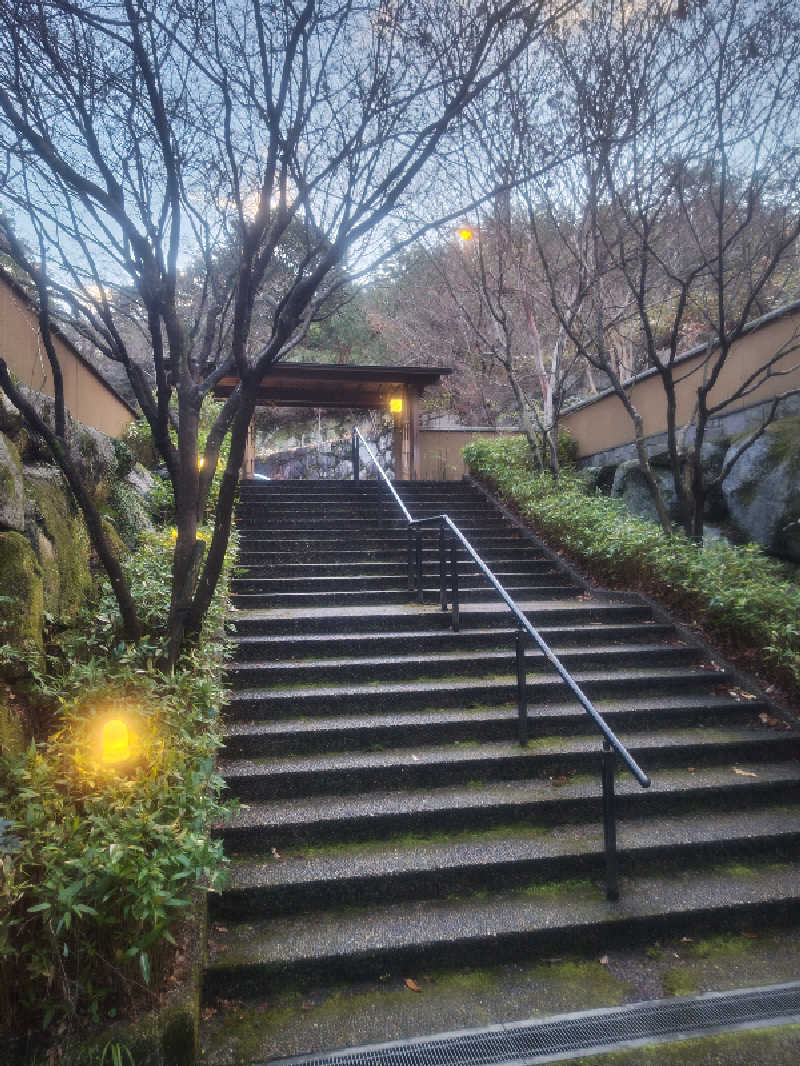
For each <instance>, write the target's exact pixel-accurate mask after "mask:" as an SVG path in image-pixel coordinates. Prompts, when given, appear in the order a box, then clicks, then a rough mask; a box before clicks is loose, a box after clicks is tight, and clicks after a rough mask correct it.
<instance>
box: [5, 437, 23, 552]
mask: <svg viewBox="0 0 800 1066" xmlns="http://www.w3.org/2000/svg"><path fill="white" fill-rule="evenodd" d="M24 523H25V512H24V507H23V497H22V461H21V459H20V457H19V452H18V451H17V449H16V448H15V447H14V445H13V444H12V443H11V441H10V440H9V439H8V437H6V436H5V434H3V433H0V529H15V530H16V531H17V532H18V533H21V532H22V530H23V529H24Z"/></svg>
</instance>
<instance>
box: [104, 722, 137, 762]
mask: <svg viewBox="0 0 800 1066" xmlns="http://www.w3.org/2000/svg"><path fill="white" fill-rule="evenodd" d="M102 749H103V762H108V763H116V762H124V761H125V759H128V758H130V754H131V745H130V736H129V734H128V727H127V725H125V723H124V722H123V721H122V719H121V718H112V719H110V720H109V721H108V722H106V723H105V725H104V726H103V737H102Z"/></svg>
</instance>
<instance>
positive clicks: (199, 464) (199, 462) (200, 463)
mask: <svg viewBox="0 0 800 1066" xmlns="http://www.w3.org/2000/svg"><path fill="white" fill-rule="evenodd" d="M205 465H206V461H205V459H204V458H203V456H202V455H201V456H199V458H198V460H197V469H198V470H202V469H203V467H204V466H205Z"/></svg>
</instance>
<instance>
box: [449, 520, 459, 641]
mask: <svg viewBox="0 0 800 1066" xmlns="http://www.w3.org/2000/svg"><path fill="white" fill-rule="evenodd" d="M450 604H451V616H450V617H451V622H452V626H453V632H454V633H457V632H458V631H459V629H460V628H461V610H460V606H459V602H458V541H457V540H456V538H455V536H453V537H451V538H450Z"/></svg>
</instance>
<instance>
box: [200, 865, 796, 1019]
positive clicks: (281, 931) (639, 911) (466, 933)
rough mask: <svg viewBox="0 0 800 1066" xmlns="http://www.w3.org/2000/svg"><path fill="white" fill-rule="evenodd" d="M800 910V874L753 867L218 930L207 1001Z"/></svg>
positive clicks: (767, 918)
mask: <svg viewBox="0 0 800 1066" xmlns="http://www.w3.org/2000/svg"><path fill="white" fill-rule="evenodd" d="M798 911H800V865H799V864H797V863H792V862H786V863H780V864H776V863H770V862H766V863H760V862H755V863H753V865H752V867H747V868H741V867H735V866H734V867H729V868H726V867H721V868H716V869H715V868H711V869H709V870H707V871H703V872H696V873H695V874H694V875H693V876H692V877H691V878H687V877H686V876H684V875H681V874H680V873H676V874H670V873H664V874H661V875H658V874H655V873H652V874H651V875H650V876H638V875H637V876H633V877H624V878H622V881H621V898H620V900H619V901H618V902H616V903H611V902H609V901H608V900H606V899H605V893H604V889H603V887H602V885H601V884H600V883H597V882H593V881H591V880H589V879H585V880H579V881H576V882H573V881H567V882H565V883H555V884H554V885H550V886H547V885H545V886H536V885H533V886H530V887H529V888H527V889H526V888H523V887H519V888H512V889H508V890H506V891H504V892H497V893H492V894H491V895H490V897H489V899H483V898H481V897H478V896H474V897H469V896H467V897H466V898H464V899H463V900H454V901H445V900H442V901H431V900H424V901H412V902H403V903H388V904H384V905H380V906H378V905H375V906H373V907H371V908H367V909H365V910H364V911H362V912H358V913H352V912H350V911H348V910H338V911H337V910H328V911H320V912H317V913H316V914H315V915H313V917H312V916H309V915H307V914H304V915H298V916H297V917H288V918H287V917H284V918H281V919H276V920H262V921H252V922H247V923H242V924H237V925H235V926H232V927H230V928H229V929H228V931H227V932H225V933H222V932H219V933H215V937H214V942H212V944H211V945H210V952H209V964H208V969H207V970H206V974H205V983H204V990H203V991H204V996H205V998H206V999H207V1000H208V999H211V998H213V997H215V996H217V995H221V994H223V993H224V994H225V995H237V996H249V995H258V994H261V993H263V992H264V991H266V990H268V989H269V987H270V986H271V984H272V983H273V982H275V981H280V982H285V981H287V980H290V979H292V978H309V977H311V976H312V975H313V977H314V979H315V980H320V979H323V978H333V977H336V976H343V975H347V976H350V977H353V978H358V979H363V978H364V977H365V976H366V975H375V974H379V973H384V972H386V970H387V969H396V968H399V967H402V968H406V967H427V966H439V967H441V966H447V965H456V966H457V965H463V962H464V960H465V959H469V961H470V965H472V966H476V965H481V964H483V963H487V962H497V961H499V960H501V959H504V958H505V959H509V958H520V957H524V958H526V959H530V958H535V957H537V956H543V955H548V954H553V953H555V954H558V953H559V952H562V951H563V948H564V945H565V944H569V945H570V946H571V948H573V949H575V948H576V947H577V946H578V945H581V946H582V947H584V948H586V947H588V946H590V945H597V946H603V947H610V946H612V945H619V944H630V943H631V942H633V941H636V940H642V939H645V938H650V939H656V938H657V937H660V936H666V935H668V934H669V935H675V934H678V933H680V932H692V933H695V932H696V931H697V929H698V928H702V929H703V931H704V933H705V934H706V935H707V934H708V932H709V931H711V930H714V929H718V928H720V927H725V928H730V927H738V928H748V926H749V925H750V924H751V923H752V922H753V921H754V920H755V921H757V922H758V924H759V926H763V925H765V924H768V923H771V922H777V921H785V920H787V919H788V918H794V917H796V916H797V914H798Z"/></svg>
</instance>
